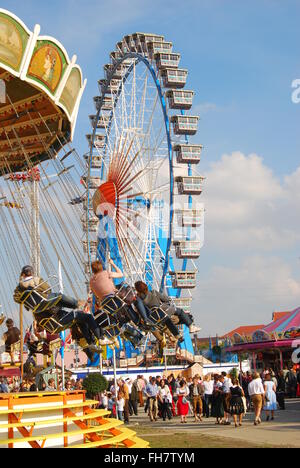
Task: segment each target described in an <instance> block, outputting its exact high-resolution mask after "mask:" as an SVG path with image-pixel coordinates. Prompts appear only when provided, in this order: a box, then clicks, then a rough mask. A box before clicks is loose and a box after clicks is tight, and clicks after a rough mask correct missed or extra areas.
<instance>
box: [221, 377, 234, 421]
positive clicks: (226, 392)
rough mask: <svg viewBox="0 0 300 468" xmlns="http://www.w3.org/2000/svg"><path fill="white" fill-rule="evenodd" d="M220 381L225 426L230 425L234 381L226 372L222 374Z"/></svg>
mask: <svg viewBox="0 0 300 468" xmlns="http://www.w3.org/2000/svg"><path fill="white" fill-rule="evenodd" d="M220 381H221V382H222V391H223V406H224V422H223V424H224V425H225V426H229V425H230V421H229V418H230V412H229V411H230V409H229V406H230V398H231V393H230V388H231V387H232V381H231V379H230V377H227V374H226V372H222V376H221V379H220Z"/></svg>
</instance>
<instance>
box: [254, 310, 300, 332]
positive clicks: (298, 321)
mask: <svg viewBox="0 0 300 468" xmlns="http://www.w3.org/2000/svg"><path fill="white" fill-rule="evenodd" d="M291 328H300V307H298V308H297V309H295V310H293V311H292V312H288V313H285V314H284V315H282V316H281V317H279V318H278V319H277V320H275V321H273V322H271V323H270V324H269V325H267V326H266V327H264V328H263V330H264V331H265V332H266V333H284V332H286V331H288V330H290V329H291Z"/></svg>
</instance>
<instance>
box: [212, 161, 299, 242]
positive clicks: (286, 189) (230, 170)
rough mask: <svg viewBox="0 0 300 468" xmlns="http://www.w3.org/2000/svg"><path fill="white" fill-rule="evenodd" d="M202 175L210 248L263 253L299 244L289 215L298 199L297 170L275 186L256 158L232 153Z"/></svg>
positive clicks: (296, 224) (294, 222) (296, 223)
mask: <svg viewBox="0 0 300 468" xmlns="http://www.w3.org/2000/svg"><path fill="white" fill-rule="evenodd" d="M205 175H206V176H207V182H206V187H205V191H204V194H203V198H204V200H205V203H206V210H207V214H206V239H207V242H208V244H209V246H210V247H214V248H217V249H224V247H226V248H230V247H233V246H235V248H241V249H243V248H245V247H247V248H251V247H252V248H253V249H259V250H261V249H262V250H266V251H269V250H272V249H275V248H277V249H278V248H289V247H291V246H294V245H295V244H296V243H297V242H299V240H300V220H299V219H298V218H297V217H296V216H295V213H296V211H295V210H296V209H297V203H298V206H299V200H300V182H299V180H300V168H299V169H298V170H297V171H296V172H295V173H294V174H291V175H289V176H286V177H285V178H284V180H283V181H282V182H281V181H280V180H279V179H278V178H276V177H275V175H274V174H273V172H272V171H271V169H270V168H268V167H267V166H266V165H264V163H263V159H262V158H261V157H259V156H258V155H256V154H250V155H249V156H245V155H244V154H242V153H240V152H234V153H232V154H231V155H224V156H222V158H221V160H220V161H218V162H215V163H213V164H212V165H211V169H210V170H209V171H208V173H207V174H205Z"/></svg>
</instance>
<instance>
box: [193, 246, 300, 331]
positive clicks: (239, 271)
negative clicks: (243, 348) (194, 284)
mask: <svg viewBox="0 0 300 468" xmlns="http://www.w3.org/2000/svg"><path fill="white" fill-rule="evenodd" d="M299 304H300V281H299V279H298V280H297V279H295V278H294V277H293V273H292V270H291V268H290V266H289V265H288V264H287V263H285V262H284V261H283V260H282V259H280V258H277V257H271V258H265V257H262V256H258V255H255V256H252V257H247V258H245V259H244V260H242V261H241V264H240V265H239V266H237V267H231V266H214V267H213V268H212V269H211V271H210V272H208V274H207V275H206V277H205V276H204V278H203V280H202V281H200V285H199V288H198V289H197V292H196V294H195V307H194V315H195V318H196V321H197V323H199V324H200V326H201V327H202V328H203V335H206V336H207V335H208V334H215V333H219V334H224V333H226V332H228V331H230V330H232V329H234V328H236V327H238V326H240V325H251V324H254V325H256V324H265V325H266V324H268V323H270V322H271V320H272V312H274V311H275V310H293V309H294V308H296V307H297V306H298V305H299Z"/></svg>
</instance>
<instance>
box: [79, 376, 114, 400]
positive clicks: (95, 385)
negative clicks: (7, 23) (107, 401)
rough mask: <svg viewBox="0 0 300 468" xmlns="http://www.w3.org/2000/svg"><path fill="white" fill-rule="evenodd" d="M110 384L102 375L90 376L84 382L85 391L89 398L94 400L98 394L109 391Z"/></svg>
mask: <svg viewBox="0 0 300 468" xmlns="http://www.w3.org/2000/svg"><path fill="white" fill-rule="evenodd" d="M107 388H108V382H107V380H106V378H105V377H103V375H102V374H89V375H88V377H86V378H85V379H84V381H83V389H84V390H86V394H87V397H88V398H94V397H95V395H97V394H98V393H101V392H104V390H107Z"/></svg>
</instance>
